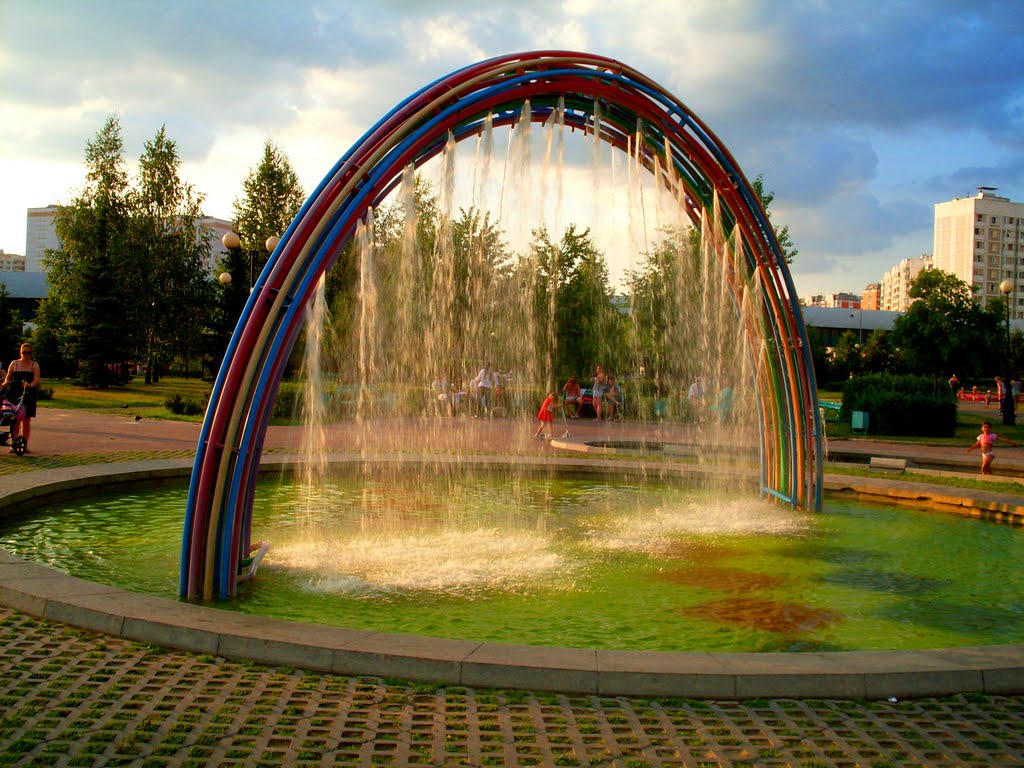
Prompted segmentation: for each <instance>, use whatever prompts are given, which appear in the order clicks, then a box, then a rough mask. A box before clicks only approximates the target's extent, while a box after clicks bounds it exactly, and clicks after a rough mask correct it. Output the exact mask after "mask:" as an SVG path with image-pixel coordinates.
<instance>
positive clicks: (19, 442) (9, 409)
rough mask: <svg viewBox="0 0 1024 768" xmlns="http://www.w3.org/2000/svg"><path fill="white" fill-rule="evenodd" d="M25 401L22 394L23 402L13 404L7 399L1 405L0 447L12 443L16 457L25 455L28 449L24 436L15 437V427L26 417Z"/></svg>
mask: <svg viewBox="0 0 1024 768" xmlns="http://www.w3.org/2000/svg"><path fill="white" fill-rule="evenodd" d="M24 400H25V394H24V392H22V395H21V400H19V401H18V402H16V403H12V402H11V401H10V400H7V399H5V400H4V401H3V402H2V403H0V445H7V444H8V442H10V445H11V450H12V451H14V454H15V455H16V456H21V455H22V454H24V453H25V448H26V445H25V437H24V435H18V436H17V437H15V436H14V426H15V425H16V424H17V423H18V419H19V418H23V417H24V415H25V404H24Z"/></svg>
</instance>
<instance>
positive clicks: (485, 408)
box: [430, 363, 512, 416]
mask: <svg viewBox="0 0 1024 768" xmlns="http://www.w3.org/2000/svg"><path fill="white" fill-rule="evenodd" d="M511 376H512V371H509V372H508V373H504V374H503V373H500V372H499V371H497V370H495V369H494V367H493V366H492V365H491V364H490V363H487V364H486V365H484V367H483V368H481V369H480V370H479V372H478V373H477V375H476V376H475V377H473V380H472V381H470V382H469V387H468V388H465V387H462V386H456V385H453V384H450V383H449V382H448V380H447V379H445V378H444V377H443V376H439V377H437V378H436V379H434V380H433V381H432V382H431V384H430V389H431V391H432V392H433V394H434V397H435V399H436V400H437V403H438V405H439V406H440V407H441V408H442V409H443V410H444V411H445V412H446V413H448V414H449V415H451V414H453V413H455V412H456V411H457V410H458V409H459V408H460V407H461V406H463V405H465V404H469V405H471V406H472V407H473V415H474V416H476V415H478V414H484V415H486V414H488V413H490V412H491V410H492V409H493V408H494V407H495V405H496V404H497V402H498V398H499V396H500V394H501V391H502V388H503V386H504V384H505V382H506V381H507V380H508V379H509V378H510V377H511Z"/></svg>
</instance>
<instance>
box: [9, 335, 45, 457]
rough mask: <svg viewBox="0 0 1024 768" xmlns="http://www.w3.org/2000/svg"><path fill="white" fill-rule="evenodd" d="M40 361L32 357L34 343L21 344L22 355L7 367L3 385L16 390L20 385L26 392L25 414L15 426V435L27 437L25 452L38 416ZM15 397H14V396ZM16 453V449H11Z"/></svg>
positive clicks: (23, 401)
mask: <svg viewBox="0 0 1024 768" xmlns="http://www.w3.org/2000/svg"><path fill="white" fill-rule="evenodd" d="M39 376H40V373H39V363H37V362H36V361H35V360H33V359H32V345H31V344H22V345H21V357H19V358H18V359H17V360H14V361H13V362H12V363H11V364H10V365H9V366H8V368H7V377H6V378H5V379H4V383H3V386H4V387H11V388H12V389H13V390H14V391H15V392H17V390H18V385H19V384H20V385H21V391H22V392H23V393H24V399H23V400H22V403H23V404H24V406H25V415H24V416H23V417H22V418H20V419H18V421H17V423H16V424H15V426H14V435H13V436H12V437H17V436H18V435H21V436H22V437H24V438H25V453H28V452H29V450H28V441H29V438H30V437H31V436H32V419H34V418H35V417H36V395H37V394H38V392H39ZM12 399H13V398H12ZM11 453H14V449H13V448H12V449H11Z"/></svg>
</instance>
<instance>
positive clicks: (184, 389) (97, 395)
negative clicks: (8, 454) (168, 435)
mask: <svg viewBox="0 0 1024 768" xmlns="http://www.w3.org/2000/svg"><path fill="white" fill-rule="evenodd" d="M41 386H42V387H43V389H52V390H53V398H52V399H50V400H40V401H39V407H40V408H46V407H51V408H78V409H82V410H86V411H96V412H98V413H106V412H108V411H118V412H119V413H122V414H127V415H130V416H144V417H146V418H157V419H175V420H180V421H202V418H203V417H202V414H200V415H198V416H183V415H176V414H173V413H171V412H170V411H169V410H167V408H166V407H165V406H164V403H165V402H166V401H167V399H168V398H169V397H172V396H174V395H181V397H182V398H183V399H184V398H192V399H194V400H196V401H198V402H199V403H202V404H203V405H204V406H205V404H206V399H207V397H208V396H209V393H210V390H211V388H212V386H211V383H210V382H208V381H203V380H201V379H198V378H191V379H183V378H171V377H168V378H164V379H161V380H160V382H159V383H157V384H146V383H145V382H144V381H143V380H142V379H138V380H136V381H133V382H131V383H130V384H127V385H126V386H123V387H112V388H110V389H86V388H85V387H80V386H77V385H76V384H73V383H72V382H71V381H69V380H64V379H44V380H43V382H42V385H41Z"/></svg>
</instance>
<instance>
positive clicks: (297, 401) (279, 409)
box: [270, 381, 306, 419]
mask: <svg viewBox="0 0 1024 768" xmlns="http://www.w3.org/2000/svg"><path fill="white" fill-rule="evenodd" d="M305 395H306V384H305V383H304V382H298V381H282V382H281V385H280V386H279V387H278V388H277V397H276V398H275V400H274V410H273V411H272V412H271V414H270V416H271V418H273V419H290V418H292V416H293V415H295V414H301V413H302V409H303V407H304V406H305V402H306V397H305Z"/></svg>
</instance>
